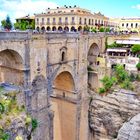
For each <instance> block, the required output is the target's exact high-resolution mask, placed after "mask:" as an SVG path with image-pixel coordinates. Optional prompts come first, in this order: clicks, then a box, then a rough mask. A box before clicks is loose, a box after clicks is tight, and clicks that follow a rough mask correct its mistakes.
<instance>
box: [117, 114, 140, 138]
mask: <svg viewBox="0 0 140 140" xmlns="http://www.w3.org/2000/svg"><path fill="white" fill-rule="evenodd" d="M139 139H140V114H138V115H136V116H135V117H133V118H132V119H131V120H130V121H129V122H126V123H124V124H123V126H122V127H121V129H120V130H119V133H118V138H117V140H139Z"/></svg>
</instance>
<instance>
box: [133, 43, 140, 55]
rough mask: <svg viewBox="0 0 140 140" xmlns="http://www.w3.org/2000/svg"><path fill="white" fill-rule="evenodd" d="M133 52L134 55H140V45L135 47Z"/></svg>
mask: <svg viewBox="0 0 140 140" xmlns="http://www.w3.org/2000/svg"><path fill="white" fill-rule="evenodd" d="M131 50H132V52H133V53H138V54H139V53H140V45H139V44H135V45H133V46H132V48H131Z"/></svg>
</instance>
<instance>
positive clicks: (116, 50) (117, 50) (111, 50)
mask: <svg viewBox="0 0 140 140" xmlns="http://www.w3.org/2000/svg"><path fill="white" fill-rule="evenodd" d="M107 52H127V50H124V49H107Z"/></svg>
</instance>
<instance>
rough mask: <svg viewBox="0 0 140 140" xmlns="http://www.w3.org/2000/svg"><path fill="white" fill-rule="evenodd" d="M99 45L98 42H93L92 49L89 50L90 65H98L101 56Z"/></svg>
mask: <svg viewBox="0 0 140 140" xmlns="http://www.w3.org/2000/svg"><path fill="white" fill-rule="evenodd" d="M99 54H100V52H99V47H98V45H97V44H96V43H93V44H92V45H91V46H90V49H89V51H88V58H87V59H88V65H90V66H92V67H94V66H96V65H97V57H98V56H99Z"/></svg>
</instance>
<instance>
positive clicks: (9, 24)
mask: <svg viewBox="0 0 140 140" xmlns="http://www.w3.org/2000/svg"><path fill="white" fill-rule="evenodd" d="M1 24H2V27H3V28H4V29H8V30H11V29H12V22H11V20H10V17H9V16H7V17H6V20H2V21H1Z"/></svg>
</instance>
